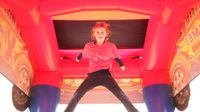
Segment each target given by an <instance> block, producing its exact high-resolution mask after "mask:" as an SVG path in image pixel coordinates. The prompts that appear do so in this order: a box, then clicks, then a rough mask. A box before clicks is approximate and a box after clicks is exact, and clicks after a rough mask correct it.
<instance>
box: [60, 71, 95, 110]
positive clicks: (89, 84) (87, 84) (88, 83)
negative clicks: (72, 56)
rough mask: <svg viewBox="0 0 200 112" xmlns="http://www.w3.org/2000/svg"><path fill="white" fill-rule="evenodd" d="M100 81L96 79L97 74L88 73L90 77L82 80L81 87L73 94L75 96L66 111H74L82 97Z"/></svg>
mask: <svg viewBox="0 0 200 112" xmlns="http://www.w3.org/2000/svg"><path fill="white" fill-rule="evenodd" d="M97 82H98V81H97V80H95V76H92V75H88V77H87V78H86V79H85V80H84V81H83V82H82V84H81V85H80V86H79V88H78V89H77V90H76V92H75V93H74V95H73V98H72V99H71V100H70V102H69V103H68V106H67V108H66V109H65V111H64V112H73V111H74V109H75V107H76V105H77V104H78V102H79V100H80V99H81V97H82V96H83V95H84V94H85V93H86V92H87V91H89V90H91V89H92V88H94V87H96V86H97V85H98V83H97Z"/></svg>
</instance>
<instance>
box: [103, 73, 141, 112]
mask: <svg viewBox="0 0 200 112" xmlns="http://www.w3.org/2000/svg"><path fill="white" fill-rule="evenodd" d="M102 85H103V86H105V87H106V88H108V89H109V90H110V91H111V92H112V93H113V94H114V95H115V96H116V97H117V98H118V99H119V100H120V101H121V102H122V103H123V105H124V106H125V108H126V109H127V111H128V112H138V110H137V109H136V108H135V107H134V106H133V105H132V103H131V102H130V101H129V99H128V97H127V96H126V95H125V93H124V92H123V91H122V90H121V88H120V87H119V86H118V84H117V82H116V81H115V80H114V79H113V77H112V76H111V75H110V74H109V73H107V74H106V75H105V81H104V82H103V83H102Z"/></svg>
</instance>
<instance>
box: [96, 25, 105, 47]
mask: <svg viewBox="0 0 200 112" xmlns="http://www.w3.org/2000/svg"><path fill="white" fill-rule="evenodd" d="M106 36H107V34H106V29H105V28H103V27H100V28H96V29H95V31H94V37H95V39H96V42H97V44H98V45H101V44H103V43H104V41H105V38H106Z"/></svg>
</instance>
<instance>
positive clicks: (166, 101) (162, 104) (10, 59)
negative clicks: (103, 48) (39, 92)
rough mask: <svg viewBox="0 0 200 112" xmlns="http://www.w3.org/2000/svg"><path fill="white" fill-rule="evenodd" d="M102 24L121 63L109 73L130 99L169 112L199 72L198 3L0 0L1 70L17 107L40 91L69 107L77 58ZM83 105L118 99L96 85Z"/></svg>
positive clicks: (80, 72) (77, 77) (83, 67)
mask: <svg viewBox="0 0 200 112" xmlns="http://www.w3.org/2000/svg"><path fill="white" fill-rule="evenodd" d="M99 21H106V22H108V23H109V24H110V25H111V30H112V36H111V38H110V40H111V41H112V42H113V43H115V44H116V46H117V48H118V49H119V53H120V55H121V59H122V61H123V62H124V65H125V66H126V70H125V71H121V70H120V69H119V66H118V65H117V63H115V62H114V63H113V68H112V69H113V70H112V71H113V73H112V76H113V77H114V78H115V79H116V81H117V83H118V84H119V85H120V87H121V88H122V89H123V91H124V92H125V93H126V94H127V96H128V97H129V98H130V100H131V102H132V103H145V104H146V106H147V109H148V111H149V112H173V111H174V108H175V107H176V104H174V100H175V99H176V97H177V96H178V95H180V93H181V92H184V88H186V89H187V88H189V83H190V81H192V80H193V79H194V78H195V77H196V76H197V75H198V74H199V73H200V69H199V67H200V1H199V0H176V1H174V0H100V1H98V0H0V72H1V73H2V74H3V75H4V76H5V77H6V78H7V79H8V80H10V81H11V82H12V83H13V103H14V105H15V106H16V108H17V109H18V110H24V109H25V108H27V106H28V105H29V102H28V100H29V98H30V97H31V96H32V95H34V92H33V90H34V88H37V87H43V86H44V87H49V88H51V87H52V88H54V89H56V90H57V93H55V94H57V96H59V98H58V99H60V100H59V103H62V104H67V103H68V102H69V100H70V99H71V97H72V95H73V93H74V91H75V90H76V89H77V87H79V85H80V84H81V82H82V81H83V80H84V78H85V77H86V76H87V68H88V59H83V60H81V62H80V63H77V62H76V61H75V58H76V57H77V55H78V54H79V53H80V52H81V50H82V49H83V47H84V44H85V43H87V42H89V41H90V29H91V27H92V26H93V25H94V24H95V22H99ZM58 94H59V95H58ZM47 97H48V98H49V99H51V98H53V97H54V95H52V94H49V95H48V96H47ZM23 98H24V99H23ZM187 99H188V100H189V98H188V97H187ZM80 103H119V101H118V100H117V99H115V98H113V96H112V94H111V93H110V92H109V91H108V90H106V89H105V88H103V87H97V88H95V89H93V90H92V91H90V92H88V94H87V95H85V96H84V97H83V99H82V100H81V101H80ZM184 103H185V102H184ZM186 103H187V101H186ZM25 104H26V107H25V108H24V105H25ZM180 105H181V104H180ZM50 107H51V106H48V108H50ZM186 107H187V106H185V107H183V108H180V110H183V109H185V108H186ZM41 112H42V111H41ZM47 112H50V111H47Z"/></svg>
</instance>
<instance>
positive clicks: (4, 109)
mask: <svg viewBox="0 0 200 112" xmlns="http://www.w3.org/2000/svg"><path fill="white" fill-rule="evenodd" d="M0 82H1V86H0V89H1V90H2V91H4V92H0V99H1V101H0V112H19V111H17V110H16V109H15V108H14V106H13V104H12V98H11V89H12V83H11V82H10V81H8V80H7V79H6V78H5V77H4V76H3V75H2V74H0ZM2 85H4V86H2ZM190 88H191V97H190V102H189V106H188V108H187V109H186V110H185V111H184V112H195V111H196V110H199V105H198V103H196V102H197V100H198V99H199V98H200V96H199V94H200V91H199V88H200V76H198V77H197V78H196V79H194V80H193V81H192V82H191V83H190ZM134 105H135V106H136V107H137V108H138V109H139V110H140V112H147V109H146V106H145V104H144V103H139V104H134ZM66 106H67V105H65V104H59V105H58V107H57V111H56V112H63V110H64V109H65V108H66ZM94 110H95V112H126V109H125V108H124V106H123V105H122V104H78V105H77V107H76V110H75V111H74V112H94ZM24 112H29V110H28V109H27V110H26V111H24ZM175 112H180V111H178V110H177V109H176V110H175Z"/></svg>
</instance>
